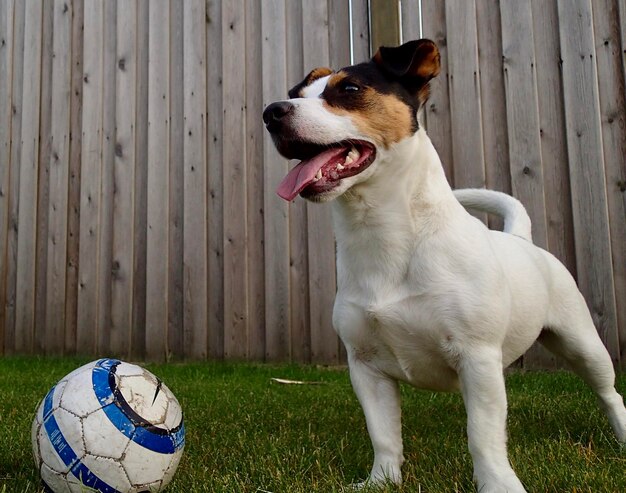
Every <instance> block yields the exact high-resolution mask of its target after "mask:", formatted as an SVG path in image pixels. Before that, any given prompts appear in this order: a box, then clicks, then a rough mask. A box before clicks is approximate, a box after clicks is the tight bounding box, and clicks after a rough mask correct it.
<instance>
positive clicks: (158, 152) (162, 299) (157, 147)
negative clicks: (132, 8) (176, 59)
mask: <svg viewBox="0 0 626 493" xmlns="http://www.w3.org/2000/svg"><path fill="white" fill-rule="evenodd" d="M149 15H150V17H149V19H150V24H149V29H150V33H149V36H150V37H149V55H148V78H149V81H150V83H149V84H148V162H149V163H150V166H149V167H148V202H147V205H148V213H147V220H148V223H147V224H148V231H147V235H148V236H147V241H148V243H147V265H149V266H150V268H149V269H147V273H146V293H147V294H146V356H147V357H149V358H151V359H163V358H165V357H166V356H167V351H168V348H167V320H168V310H167V308H168V287H169V285H168V281H167V273H168V260H169V251H168V250H169V249H168V240H169V235H168V226H169V223H168V221H166V220H164V218H167V217H168V213H169V188H168V187H169V137H170V124H169V118H170V113H169V96H170V88H169V70H170V67H169V56H164V54H169V51H170V22H169V2H168V1H167V0H160V1H152V2H150V14H149Z"/></svg>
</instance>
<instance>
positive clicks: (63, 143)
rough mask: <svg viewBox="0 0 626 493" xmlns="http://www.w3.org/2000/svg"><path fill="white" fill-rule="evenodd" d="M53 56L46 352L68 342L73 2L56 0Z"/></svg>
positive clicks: (59, 350) (59, 349)
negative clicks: (66, 310) (67, 291)
mask: <svg viewBox="0 0 626 493" xmlns="http://www.w3.org/2000/svg"><path fill="white" fill-rule="evenodd" d="M53 6H54V38H53V42H52V50H53V53H55V54H59V56H55V57H54V58H53V60H52V94H51V96H52V101H51V114H52V125H51V132H52V135H51V137H52V139H51V152H50V155H49V163H50V164H49V167H50V191H49V207H48V224H49V231H48V243H47V249H48V255H47V267H46V270H45V273H46V276H47V282H46V287H47V295H46V296H45V297H44V299H43V301H44V302H45V303H46V311H45V316H46V320H45V327H46V336H45V340H44V341H43V342H44V344H45V352H46V353H52V354H61V353H63V349H64V342H65V301H66V290H65V281H66V262H67V215H68V192H69V190H68V185H69V164H70V107H71V102H70V101H71V99H70V87H71V70H72V66H71V57H70V56H61V54H70V53H71V44H72V16H73V5H72V4H69V5H68V4H67V3H66V2H64V1H62V0H55V2H54V4H53Z"/></svg>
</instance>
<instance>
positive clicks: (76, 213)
mask: <svg viewBox="0 0 626 493" xmlns="http://www.w3.org/2000/svg"><path fill="white" fill-rule="evenodd" d="M83 21H84V2H83V0H74V1H73V2H72V53H71V82H70V84H71V86H70V91H71V96H70V97H71V99H70V105H71V106H70V143H69V145H70V150H69V154H70V163H69V192H68V217H67V273H66V289H67V293H66V297H65V352H66V353H74V352H75V351H76V334H77V324H78V266H79V261H80V259H79V238H80V232H79V230H80V178H81V157H82V128H83V27H84V25H83V24H84V22H83Z"/></svg>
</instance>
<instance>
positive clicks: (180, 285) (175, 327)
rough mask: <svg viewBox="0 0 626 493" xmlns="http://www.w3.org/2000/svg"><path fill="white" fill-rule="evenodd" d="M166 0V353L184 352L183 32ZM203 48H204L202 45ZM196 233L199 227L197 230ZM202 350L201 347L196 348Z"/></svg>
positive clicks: (180, 17) (178, 12)
mask: <svg viewBox="0 0 626 493" xmlns="http://www.w3.org/2000/svg"><path fill="white" fill-rule="evenodd" d="M179 5H180V3H177V2H175V1H172V0H170V70H169V77H170V89H169V90H170V155H169V162H170V165H169V170H170V175H169V195H170V196H169V201H170V202H169V232H168V234H169V251H170V252H172V253H171V255H170V256H169V259H168V262H169V267H168V269H169V270H168V279H167V281H168V284H169V287H168V293H167V295H168V309H167V341H168V351H169V355H170V356H174V355H178V356H183V354H184V339H185V337H186V335H187V334H186V327H185V323H184V319H185V309H186V307H185V300H184V298H185V293H184V290H185V281H184V277H185V274H184V236H185V233H184V221H185V164H184V160H185V119H184V118H185V86H184V84H185V66H184V65H185V40H184V36H185V31H186V29H187V28H186V25H185V24H184V11H185V6H184V5H183V8H180V7H179ZM202 49H204V48H202ZM199 231H200V232H201V231H202V229H200V230H199ZM199 349H202V348H199Z"/></svg>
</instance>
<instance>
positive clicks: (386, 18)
mask: <svg viewBox="0 0 626 493" xmlns="http://www.w3.org/2000/svg"><path fill="white" fill-rule="evenodd" d="M369 8H370V38H371V40H372V52H374V53H375V52H376V50H378V48H379V47H380V46H397V45H398V44H399V43H400V23H399V21H400V2H389V1H388V0H370V2H369Z"/></svg>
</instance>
